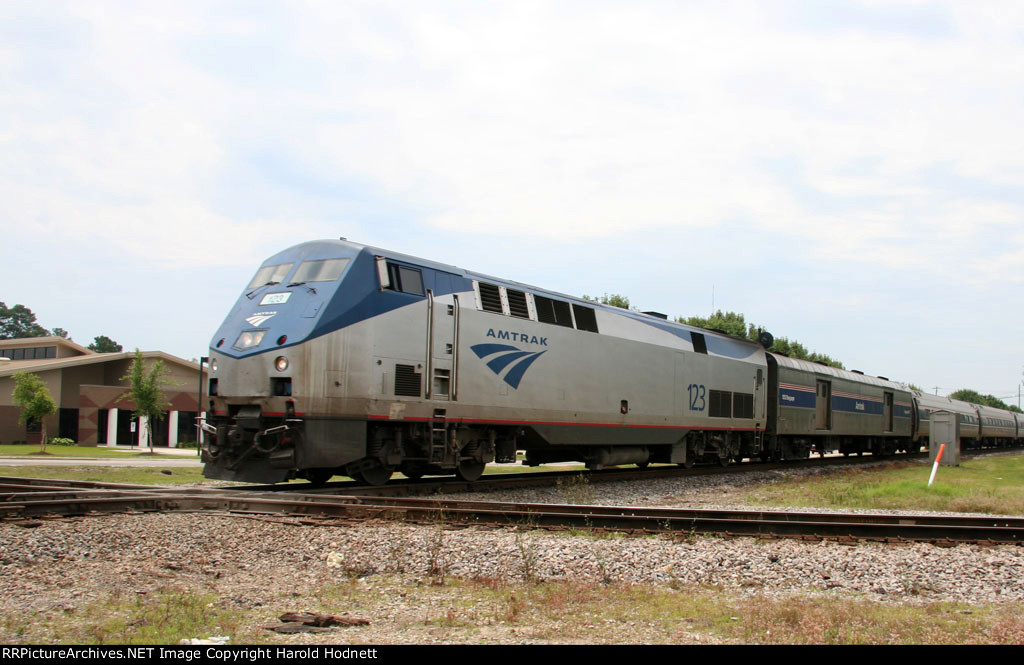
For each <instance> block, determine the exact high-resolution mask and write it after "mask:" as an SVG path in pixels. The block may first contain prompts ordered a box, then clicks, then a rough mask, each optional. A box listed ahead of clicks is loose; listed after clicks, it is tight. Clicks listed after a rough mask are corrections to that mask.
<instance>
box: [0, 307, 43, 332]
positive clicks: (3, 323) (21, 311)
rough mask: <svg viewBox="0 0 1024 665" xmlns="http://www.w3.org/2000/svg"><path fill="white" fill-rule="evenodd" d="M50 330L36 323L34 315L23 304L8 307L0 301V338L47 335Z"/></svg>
mask: <svg viewBox="0 0 1024 665" xmlns="http://www.w3.org/2000/svg"><path fill="white" fill-rule="evenodd" d="M49 334H50V331H49V330H47V329H46V328H44V327H42V326H41V325H39V324H38V323H36V315H35V314H33V313H32V310H30V309H29V308H28V307H25V306H24V305H15V306H14V307H10V308H8V307H7V305H5V304H4V303H3V302H0V339H19V338H22V337H47V336H48V335H49Z"/></svg>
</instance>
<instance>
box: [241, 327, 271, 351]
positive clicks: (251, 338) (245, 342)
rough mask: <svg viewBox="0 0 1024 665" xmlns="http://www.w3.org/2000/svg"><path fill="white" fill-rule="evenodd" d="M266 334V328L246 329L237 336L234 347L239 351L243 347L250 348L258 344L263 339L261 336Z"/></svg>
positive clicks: (243, 348)
mask: <svg viewBox="0 0 1024 665" xmlns="http://www.w3.org/2000/svg"><path fill="white" fill-rule="evenodd" d="M266 334H267V331H266V330H246V331H245V332H244V333H242V334H241V335H239V336H238V339H237V340H235V348H236V349H238V350H239V351H244V350H245V349H251V348H252V347H254V346H258V345H259V343H260V342H262V341H263V336H264V335H266Z"/></svg>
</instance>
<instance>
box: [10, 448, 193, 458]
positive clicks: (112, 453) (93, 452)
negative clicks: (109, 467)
mask: <svg viewBox="0 0 1024 665" xmlns="http://www.w3.org/2000/svg"><path fill="white" fill-rule="evenodd" d="M190 453H191V454H190ZM38 454H39V446H34V445H33V446H28V445H4V446H0V457H29V456H32V455H38ZM46 454H47V455H52V456H53V457H96V458H108V457H116V458H120V459H124V458H131V457H139V456H142V455H144V456H146V457H152V456H151V455H150V454H149V453H148V452H147V451H146V450H145V449H142V450H130V451H129V450H115V449H111V448H106V447H103V446H54V445H49V446H46ZM160 456H161V457H167V458H169V459H196V458H197V457H198V456H197V455H196V453H195V451H194V450H193V451H189V450H186V449H182V451H181V454H180V455H162V454H161V455H160Z"/></svg>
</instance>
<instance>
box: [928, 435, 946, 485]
mask: <svg viewBox="0 0 1024 665" xmlns="http://www.w3.org/2000/svg"><path fill="white" fill-rule="evenodd" d="M945 450H946V444H942V445H941V446H939V454H938V455H936V456H935V464H932V475H931V478H929V479H928V487H931V486H932V483H934V482H935V472H936V471H938V470H939V462H940V461H942V453H943V452H945Z"/></svg>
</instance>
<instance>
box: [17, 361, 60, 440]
mask: <svg viewBox="0 0 1024 665" xmlns="http://www.w3.org/2000/svg"><path fill="white" fill-rule="evenodd" d="M12 396H13V398H14V404H15V405H16V406H17V407H18V408H20V409H21V416H20V417H19V418H18V422H19V423H21V424H22V425H26V426H27V425H29V424H31V423H36V422H38V423H40V425H42V435H43V438H42V441H41V447H40V449H39V450H40V452H46V416H48V415H50V414H53V413H56V412H57V402H55V401H54V399H53V397H52V396H51V395H50V389H49V388H47V387H46V384H45V383H43V380H42V379H40V378H39V377H38V376H36V375H35V374H29V373H27V372H15V373H14V392H13V393H12Z"/></svg>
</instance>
